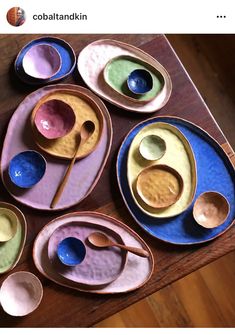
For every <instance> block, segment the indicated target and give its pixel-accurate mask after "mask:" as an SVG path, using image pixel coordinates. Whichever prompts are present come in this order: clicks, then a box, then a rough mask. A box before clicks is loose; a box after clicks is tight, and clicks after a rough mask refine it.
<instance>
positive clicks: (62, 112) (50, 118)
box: [34, 99, 76, 139]
mask: <svg viewBox="0 0 235 335" xmlns="http://www.w3.org/2000/svg"><path fill="white" fill-rule="evenodd" d="M34 113H35V114H34V124H35V126H36V128H37V130H38V131H39V132H40V133H41V134H42V135H43V136H44V137H46V138H48V139H56V138H60V137H63V136H65V135H67V134H68V133H69V132H70V131H71V130H72V129H73V126H74V125H75V121H76V117H75V113H74V111H73V109H72V107H71V106H70V105H68V104H67V103H65V102H64V101H62V100H58V99H52V100H49V101H46V102H44V103H43V104H42V105H41V104H40V106H38V108H37V106H36V107H35V109H34Z"/></svg>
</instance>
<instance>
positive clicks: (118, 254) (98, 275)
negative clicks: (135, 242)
mask: <svg viewBox="0 0 235 335" xmlns="http://www.w3.org/2000/svg"><path fill="white" fill-rule="evenodd" d="M94 232H104V233H105V234H106V235H107V236H108V237H110V238H111V240H112V241H114V242H116V243H120V244H123V243H124V242H123V240H122V238H121V236H120V235H119V234H117V233H116V232H115V231H113V230H110V229H108V228H107V227H105V226H104V227H103V226H101V225H98V224H94V223H89V222H72V223H68V224H65V225H61V226H60V227H59V228H57V229H56V230H55V231H54V233H53V234H52V236H51V237H50V239H49V243H48V256H49V259H50V260H51V262H52V265H53V267H54V269H55V270H56V271H57V272H58V273H60V274H61V275H62V276H63V277H65V278H68V279H70V280H72V281H74V282H77V283H80V284H84V285H90V286H103V285H105V284H108V283H110V282H112V281H114V280H115V279H117V278H118V276H119V275H120V274H121V272H122V271H123V269H124V266H125V263H126V257H127V255H126V252H125V251H122V250H120V249H119V248H115V247H110V248H102V249H99V248H96V247H94V246H92V245H91V244H90V243H89V241H88V239H87V238H88V236H89V235H90V234H92V233H94ZM68 237H75V238H77V239H79V240H80V241H81V242H82V243H83V244H84V245H85V248H86V255H85V258H84V260H83V262H82V263H81V264H79V265H77V266H74V267H71V268H69V267H66V266H64V265H63V264H61V263H60V261H59V260H58V256H57V248H58V245H59V244H60V243H61V241H63V240H64V239H66V238H68Z"/></svg>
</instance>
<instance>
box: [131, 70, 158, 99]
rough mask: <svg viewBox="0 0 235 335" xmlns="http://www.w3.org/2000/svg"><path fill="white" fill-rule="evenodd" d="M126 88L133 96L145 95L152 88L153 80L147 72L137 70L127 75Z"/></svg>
mask: <svg viewBox="0 0 235 335" xmlns="http://www.w3.org/2000/svg"><path fill="white" fill-rule="evenodd" d="M127 86H128V88H129V90H130V91H131V92H132V93H134V94H145V93H147V92H149V91H151V89H152V88H153V78H152V76H151V74H150V72H149V71H147V70H144V69H137V70H134V71H132V72H131V73H130V74H129V76H128V78H127Z"/></svg>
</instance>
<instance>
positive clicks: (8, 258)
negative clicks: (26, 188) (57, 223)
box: [0, 202, 27, 274]
mask: <svg viewBox="0 0 235 335" xmlns="http://www.w3.org/2000/svg"><path fill="white" fill-rule="evenodd" d="M0 208H5V209H7V210H10V211H12V212H13V213H14V214H15V215H16V216H17V231H16V233H15V235H14V236H13V238H12V239H10V240H9V241H7V242H2V243H0V274H2V273H5V272H7V271H10V270H11V269H13V268H14V267H15V266H16V264H17V263H18V261H19V259H20V256H21V254H22V251H23V248H24V244H25V240H26V233H27V224H26V220H25V217H24V215H23V214H22V212H21V211H20V210H19V209H18V208H17V207H15V206H13V205H11V204H8V203H6V202H0Z"/></svg>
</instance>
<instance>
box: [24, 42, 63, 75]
mask: <svg viewBox="0 0 235 335" xmlns="http://www.w3.org/2000/svg"><path fill="white" fill-rule="evenodd" d="M61 64H62V60H61V57H60V54H59V52H58V51H57V50H56V48H54V47H53V46H52V45H49V44H37V45H34V46H33V47H31V48H30V49H29V50H28V51H27V53H26V54H25V56H24V58H23V61H22V66H23V69H24V72H25V73H26V74H27V75H29V76H30V77H33V78H37V79H48V78H51V77H53V76H54V75H55V74H56V73H57V72H59V71H60V68H61Z"/></svg>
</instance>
